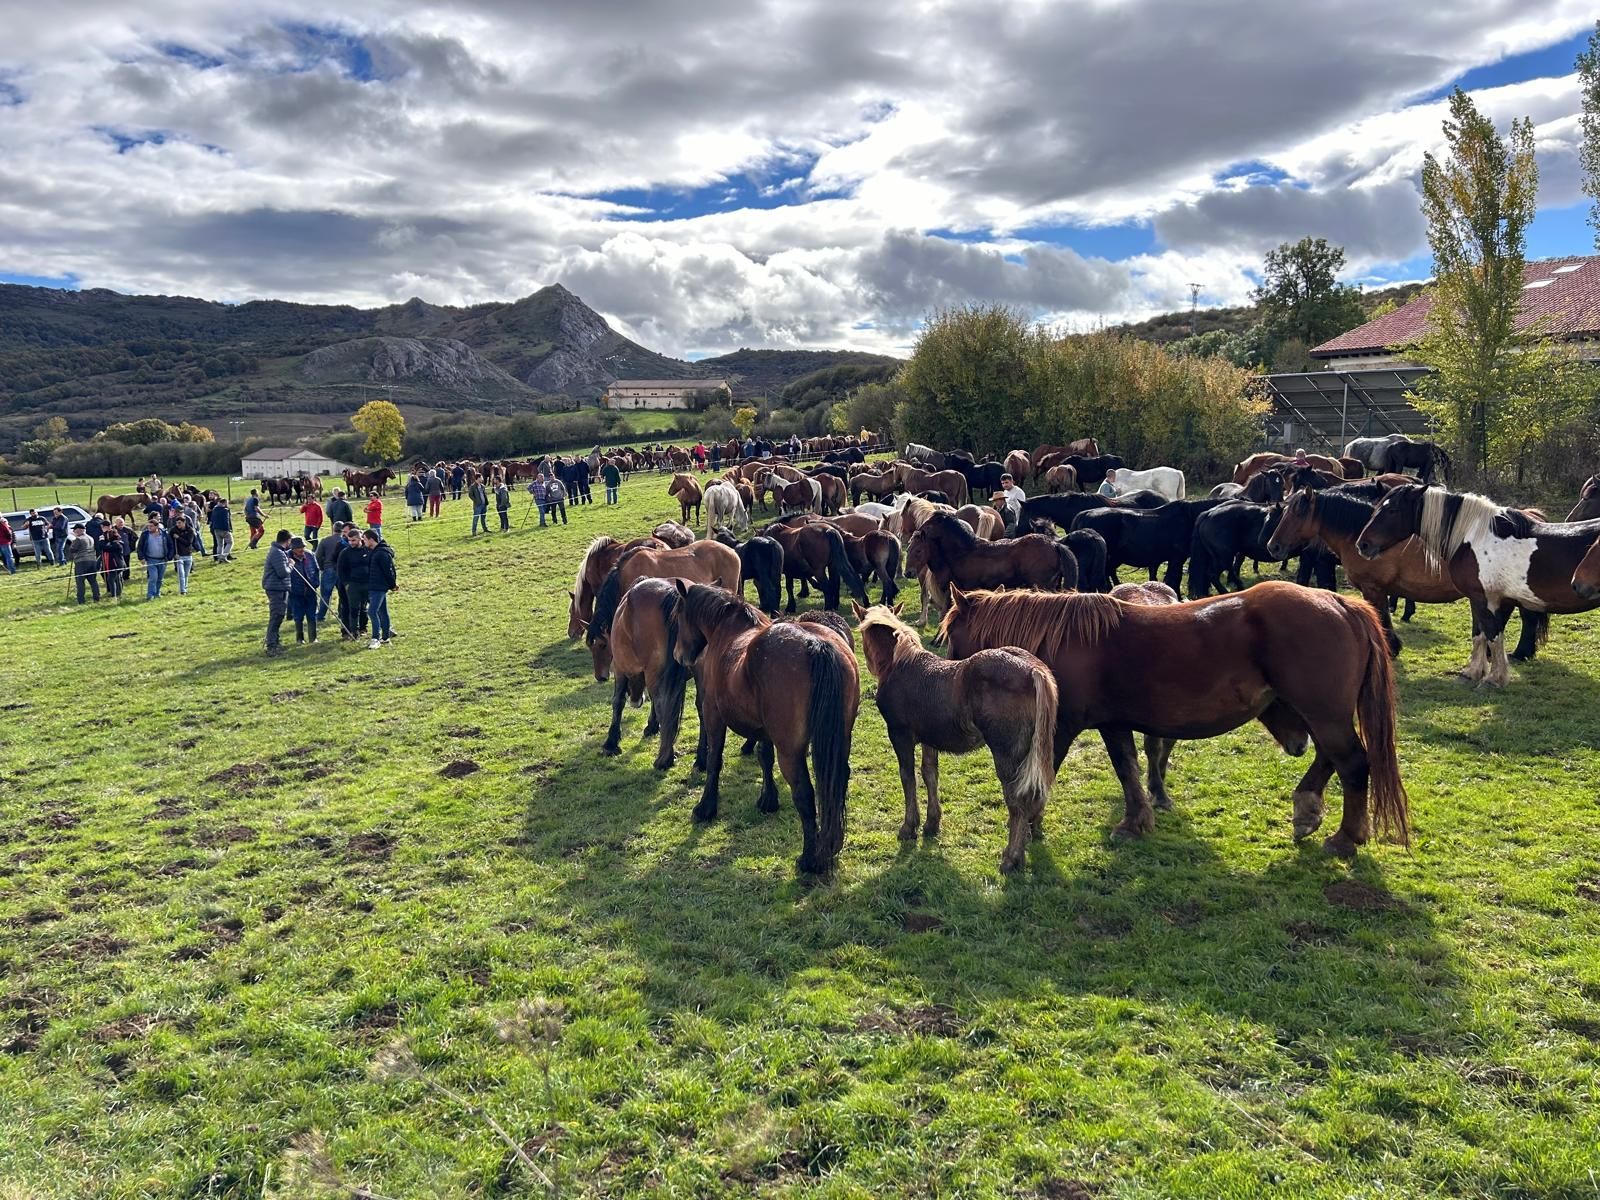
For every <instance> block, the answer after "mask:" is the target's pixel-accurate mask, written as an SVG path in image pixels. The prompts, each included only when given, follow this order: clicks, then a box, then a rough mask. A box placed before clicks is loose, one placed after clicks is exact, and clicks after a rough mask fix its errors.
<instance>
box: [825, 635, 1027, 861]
mask: <svg viewBox="0 0 1600 1200" xmlns="http://www.w3.org/2000/svg"><path fill="white" fill-rule="evenodd" d="M854 608H855V613H856V619H857V620H858V621H859V622H860V629H861V646H862V649H863V650H864V651H865V652H866V656H867V669H868V670H869V671H871V672H872V675H873V678H875V679H876V680H877V681H878V711H879V712H881V713H882V714H883V720H884V724H886V725H887V726H888V727H889V741H890V742H891V743H892V744H893V745H894V752H895V756H896V757H897V758H898V759H899V760H900V785H901V787H902V788H903V789H904V790H905V797H906V819H905V823H904V824H903V825H901V826H900V838H901V840H902V841H911V840H912V839H913V838H915V837H916V836H917V817H918V812H917V773H916V751H917V747H918V746H921V747H922V781H923V782H924V783H925V784H927V787H928V823H927V825H925V826H924V827H923V834H924V835H925V836H927V837H934V836H936V835H937V834H938V832H939V820H940V817H941V816H942V815H943V810H942V809H941V807H940V805H939V751H941V750H948V751H950V752H951V753H953V754H964V753H966V752H967V751H969V750H976V749H977V748H978V747H979V746H983V745H987V746H988V747H989V753H990V754H992V755H993V756H994V767H995V773H996V774H997V775H998V776H999V777H1000V787H1001V789H1002V790H1003V791H1004V793H1005V798H1006V811H1007V812H1008V813H1009V814H1010V836H1009V837H1008V839H1007V841H1006V848H1005V853H1003V854H1002V855H1001V856H1000V869H1001V870H1002V871H1007V872H1009V871H1014V870H1016V869H1017V868H1018V867H1020V866H1021V865H1022V858H1023V852H1024V851H1025V850H1026V849H1027V845H1028V837H1029V834H1030V832H1031V833H1032V834H1033V835H1035V836H1038V835H1039V834H1041V833H1042V832H1043V822H1044V805H1045V801H1046V800H1048V799H1049V798H1050V785H1051V784H1052V783H1053V782H1054V780H1055V764H1054V763H1053V762H1052V761H1051V756H1052V753H1053V750H1054V745H1055V726H1056V682H1055V679H1054V677H1053V676H1052V675H1051V674H1050V668H1048V667H1047V666H1045V665H1044V663H1042V662H1040V661H1039V660H1038V659H1037V658H1035V657H1034V656H1033V655H1031V654H1029V653H1028V652H1027V651H1026V650H1019V649H1017V648H1016V647H1015V646H1007V647H1004V648H1003V649H998V650H983V651H980V652H978V653H977V654H974V655H972V656H971V657H970V658H967V659H964V660H963V661H961V662H946V661H945V660H944V659H942V658H940V657H939V656H938V655H937V654H930V653H929V652H928V651H927V650H924V649H923V648H922V639H921V638H919V637H918V636H917V633H916V631H915V630H914V629H912V628H911V626H909V625H907V624H906V623H905V622H904V621H902V620H900V618H899V615H898V614H899V612H900V608H899V606H898V605H897V606H895V607H894V608H893V609H889V608H885V607H884V606H883V605H881V604H879V605H875V606H874V607H872V608H870V609H868V608H862V607H861V605H859V604H857V605H855V606H854Z"/></svg>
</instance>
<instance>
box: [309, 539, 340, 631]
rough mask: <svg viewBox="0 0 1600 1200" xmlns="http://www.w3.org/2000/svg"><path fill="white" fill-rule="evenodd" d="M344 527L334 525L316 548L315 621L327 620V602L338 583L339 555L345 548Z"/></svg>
mask: <svg viewBox="0 0 1600 1200" xmlns="http://www.w3.org/2000/svg"><path fill="white" fill-rule="evenodd" d="M345 532H346V531H345V527H344V526H343V525H339V524H335V525H334V527H333V529H332V531H331V532H330V533H329V534H328V536H327V537H325V538H323V539H322V542H321V544H320V545H318V546H317V556H316V557H317V590H318V601H319V602H318V604H317V620H319V621H326V620H327V619H328V602H329V601H330V600H331V599H332V598H333V589H334V588H335V587H337V586H338V583H339V567H338V562H339V555H340V554H342V553H343V552H344V548H345V540H344V539H345Z"/></svg>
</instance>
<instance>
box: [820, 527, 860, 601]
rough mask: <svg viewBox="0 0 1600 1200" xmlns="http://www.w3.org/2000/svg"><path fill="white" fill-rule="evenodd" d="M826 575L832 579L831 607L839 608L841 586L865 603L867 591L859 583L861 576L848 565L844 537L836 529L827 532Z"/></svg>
mask: <svg viewBox="0 0 1600 1200" xmlns="http://www.w3.org/2000/svg"><path fill="white" fill-rule="evenodd" d="M828 533H829V535H830V536H829V538H828V573H829V575H831V576H832V577H833V583H834V592H833V606H834V607H835V608H838V607H839V587H840V585H841V584H842V585H843V586H844V587H847V588H849V589H850V594H851V595H852V596H854V597H855V598H856V599H857V600H859V601H861V603H863V604H865V603H866V602H867V589H866V588H865V587H864V586H863V585H862V583H861V576H859V575H857V574H856V569H855V568H854V567H852V566H851V565H850V556H849V555H848V554H847V553H845V548H844V537H843V535H841V534H840V532H839V531H838V530H837V529H833V528H829V530H828Z"/></svg>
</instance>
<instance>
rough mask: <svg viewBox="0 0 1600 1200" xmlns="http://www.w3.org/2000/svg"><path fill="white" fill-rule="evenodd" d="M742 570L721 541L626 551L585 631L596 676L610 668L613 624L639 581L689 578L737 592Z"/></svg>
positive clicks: (599, 596) (608, 578)
mask: <svg viewBox="0 0 1600 1200" xmlns="http://www.w3.org/2000/svg"><path fill="white" fill-rule="evenodd" d="M739 570H740V568H739V555H738V553H737V552H735V551H733V550H730V549H728V547H726V546H724V545H722V544H721V543H720V542H695V543H694V544H693V545H690V546H684V547H682V548H681V549H672V548H668V549H666V550H661V549H658V548H656V547H654V546H635V547H634V548H633V549H631V550H624V551H623V552H622V554H621V555H620V556H618V558H617V565H616V566H614V567H612V568H611V570H610V571H609V572H608V573H607V574H606V577H605V581H604V582H602V583H601V585H600V590H599V591H598V592H597V593H596V594H595V598H594V615H593V616H592V617H591V618H590V619H589V624H588V625H587V626H586V627H585V629H584V642H585V644H587V646H588V647H589V654H590V657H591V658H593V660H594V677H595V678H596V679H604V678H605V677H606V672H608V671H609V670H610V669H611V647H610V638H611V622H612V620H613V619H614V618H615V617H616V615H617V606H618V605H619V604H621V603H622V598H623V596H625V595H627V593H628V589H629V588H631V587H632V586H633V585H634V584H636V583H638V582H639V580H641V579H688V580H690V581H692V582H695V583H714V584H716V585H717V586H718V587H720V588H725V589H727V590H728V591H730V592H737V591H738V590H739V587H740V584H741V582H742V579H741V576H740V574H739Z"/></svg>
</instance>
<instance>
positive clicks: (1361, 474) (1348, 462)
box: [1339, 455, 1367, 479]
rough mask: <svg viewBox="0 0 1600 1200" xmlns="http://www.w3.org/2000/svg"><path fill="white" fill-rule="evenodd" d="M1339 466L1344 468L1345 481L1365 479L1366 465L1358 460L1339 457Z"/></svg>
mask: <svg viewBox="0 0 1600 1200" xmlns="http://www.w3.org/2000/svg"><path fill="white" fill-rule="evenodd" d="M1339 465H1340V466H1341V467H1343V468H1344V477H1345V478H1346V479H1365V478H1366V476H1367V464H1366V463H1364V462H1362V461H1361V460H1360V459H1359V458H1349V457H1346V456H1344V455H1340V456H1339Z"/></svg>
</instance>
